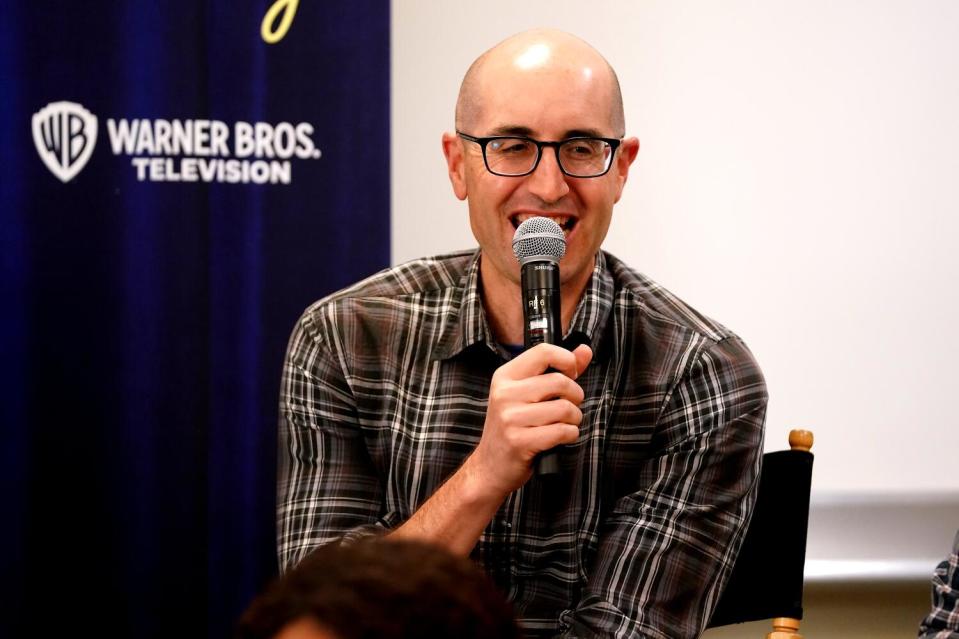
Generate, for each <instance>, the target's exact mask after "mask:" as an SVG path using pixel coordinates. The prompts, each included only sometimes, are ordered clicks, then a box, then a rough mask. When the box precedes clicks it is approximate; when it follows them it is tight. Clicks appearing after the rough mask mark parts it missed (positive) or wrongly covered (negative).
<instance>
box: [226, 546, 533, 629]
mask: <svg viewBox="0 0 959 639" xmlns="http://www.w3.org/2000/svg"><path fill="white" fill-rule="evenodd" d="M237 637H238V639H269V638H275V639H365V638H373V637H375V638H377V639H401V638H403V639H406V638H412V637H456V638H463V639H494V638H495V639H510V638H512V637H519V631H518V630H517V626H516V623H515V620H514V616H513V611H512V608H511V607H510V605H509V604H508V603H507V602H506V600H505V599H504V598H503V596H502V595H501V594H500V593H499V592H498V591H497V590H496V589H495V588H494V586H493V584H492V583H491V582H490V581H489V578H488V577H487V576H486V574H485V573H483V571H482V570H480V569H479V568H478V567H477V566H475V565H474V564H473V563H472V562H471V561H469V560H468V559H464V558H459V557H454V556H453V555H450V554H449V553H447V552H446V551H444V550H441V549H439V548H436V547H434V546H431V545H428V544H425V543H420V542H411V541H398V540H397V541H392V540H387V539H367V540H363V541H360V542H357V543H354V544H350V545H338V544H331V545H328V546H323V547H321V548H319V549H317V550H316V551H314V552H313V553H311V554H310V555H308V556H307V557H306V558H305V559H304V560H303V561H302V562H300V564H299V565H298V566H297V567H296V568H294V569H293V570H291V571H290V572H288V573H287V574H286V575H284V576H283V577H281V578H280V579H278V580H277V581H275V582H274V583H273V584H271V585H270V587H269V588H268V589H267V590H266V592H264V593H263V594H262V595H260V596H259V597H258V598H257V599H256V600H255V601H254V602H253V603H252V604H251V605H250V607H249V608H248V609H247V611H246V612H245V613H244V614H243V617H242V618H241V619H240V623H239V627H238V629H237Z"/></svg>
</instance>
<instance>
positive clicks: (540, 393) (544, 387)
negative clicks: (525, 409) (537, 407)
mask: <svg viewBox="0 0 959 639" xmlns="http://www.w3.org/2000/svg"><path fill="white" fill-rule="evenodd" d="M510 385H511V398H512V399H513V400H515V401H519V402H527V403H532V402H541V401H543V400H546V399H555V398H563V399H568V400H569V401H571V402H573V403H574V404H576V405H577V406H578V405H579V404H582V403H583V397H584V394H583V387H582V386H580V385H579V384H577V383H576V382H575V381H573V380H572V379H570V378H569V377H567V376H566V375H563V374H562V373H544V374H542V375H537V376H536V377H527V378H526V379H521V380H516V381H513V382H511V384H510Z"/></svg>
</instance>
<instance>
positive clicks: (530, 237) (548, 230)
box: [513, 217, 566, 264]
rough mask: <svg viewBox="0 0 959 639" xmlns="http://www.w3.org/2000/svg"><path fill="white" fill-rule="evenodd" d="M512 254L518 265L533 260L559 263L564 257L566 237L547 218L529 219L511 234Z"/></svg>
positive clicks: (557, 226)
mask: <svg viewBox="0 0 959 639" xmlns="http://www.w3.org/2000/svg"><path fill="white" fill-rule="evenodd" d="M513 254H514V255H516V259H518V260H519V262H520V264H525V263H526V262H528V261H530V260H532V259H534V258H540V259H547V260H550V261H553V262H559V261H560V260H561V259H563V256H564V255H566V235H565V234H563V229H562V228H560V226H559V224H557V223H556V222H554V221H553V220H551V219H549V218H548V217H531V218H529V219H527V220H525V221H523V223H522V224H520V225H519V228H517V229H516V232H515V233H513Z"/></svg>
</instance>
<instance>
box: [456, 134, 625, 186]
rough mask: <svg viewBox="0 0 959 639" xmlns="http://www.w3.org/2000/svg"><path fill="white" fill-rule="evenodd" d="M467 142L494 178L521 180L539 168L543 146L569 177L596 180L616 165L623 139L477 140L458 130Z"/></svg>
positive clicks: (500, 136) (503, 138)
mask: <svg viewBox="0 0 959 639" xmlns="http://www.w3.org/2000/svg"><path fill="white" fill-rule="evenodd" d="M456 134H457V135H458V136H460V137H461V138H463V139H464V140H469V141H470V142H475V143H477V144H479V145H480V148H482V149H483V162H485V163H486V169H487V170H488V171H489V172H490V173H492V174H493V175H501V176H504V177H522V176H524V175H529V174H530V173H532V172H533V171H535V170H536V167H537V166H539V161H540V158H542V157H543V147H545V146H549V147H553V150H554V151H555V152H556V162H557V163H558V164H559V169H560V170H561V171H562V172H563V173H565V174H566V175H568V176H570V177H578V178H593V177H599V176H601V175H606V173H607V172H608V171H609V167H610V166H611V165H612V163H613V155H614V154H615V153H616V147H618V146H619V144H620V142H622V140H617V139H616V138H593V137H575V138H568V139H566V140H560V141H558V142H540V141H539V140H534V139H533V138H527V137H522V136H505V135H494V136H492V137H488V138H477V137H474V136H472V135H468V134H466V133H463V132H462V131H457V132H456Z"/></svg>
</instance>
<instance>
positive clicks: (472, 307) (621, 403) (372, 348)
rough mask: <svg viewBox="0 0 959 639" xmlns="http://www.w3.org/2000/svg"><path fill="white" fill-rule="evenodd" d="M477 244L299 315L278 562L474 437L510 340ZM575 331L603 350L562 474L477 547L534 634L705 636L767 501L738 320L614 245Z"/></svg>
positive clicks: (518, 500)
mask: <svg viewBox="0 0 959 639" xmlns="http://www.w3.org/2000/svg"><path fill="white" fill-rule="evenodd" d="M478 256H479V254H478V252H477V253H473V254H471V253H467V252H462V253H455V254H451V255H447V256H442V257H437V258H430V259H422V260H418V261H414V262H410V263H407V264H403V265H401V266H397V267H395V268H393V269H390V270H386V271H383V272H381V273H379V274H377V275H374V276H373V277H371V278H369V279H367V280H365V281H363V282H360V283H359V284H356V285H355V286H353V287H351V288H348V289H345V290H343V291H341V292H339V293H336V294H334V295H332V296H330V297H327V298H325V299H323V300H320V301H319V302H317V303H315V304H314V305H312V306H311V307H310V308H309V309H307V310H306V312H305V313H304V315H303V316H302V318H301V319H300V321H299V323H298V324H297V326H296V328H295V329H294V331H293V334H292V336H291V338H290V343H289V349H288V352H287V358H286V365H285V369H284V373H283V381H282V390H281V399H280V413H281V415H280V475H279V481H278V510H277V528H278V530H277V536H278V550H279V558H280V564H281V566H282V567H283V569H287V568H289V567H290V566H292V565H293V564H295V563H296V562H297V561H298V560H299V559H300V558H302V557H303V556H304V554H306V553H307V552H308V551H309V550H310V549H311V548H314V547H316V546H318V545H321V544H324V543H327V542H330V541H332V540H335V539H337V538H342V537H352V536H356V535H365V534H371V533H374V532H383V531H384V530H389V529H392V528H394V527H396V526H398V525H399V524H401V523H402V522H403V521H405V520H406V519H407V518H409V517H410V515H412V514H413V512H414V511H415V510H416V509H417V507H418V506H420V505H421V504H422V503H423V502H424V501H426V500H427V499H428V498H429V497H430V496H431V495H432V494H433V492H434V491H435V490H436V489H437V487H439V485H440V484H441V483H442V482H443V480H444V479H445V478H446V477H448V476H449V475H450V474H451V473H453V472H454V471H455V470H456V469H457V467H458V466H459V465H460V464H461V463H462V461H463V460H464V459H465V458H466V456H467V455H469V453H470V452H471V451H472V450H473V449H474V447H475V446H476V445H477V443H478V442H479V439H480V435H481V433H482V430H483V424H484V420H485V415H486V404H487V396H488V393H489V384H490V379H491V376H492V374H493V371H494V370H495V369H496V368H497V367H499V366H500V365H502V364H503V363H504V362H505V361H506V359H508V357H509V355H508V354H507V353H506V351H505V350H504V349H503V347H502V346H500V345H499V344H497V343H496V342H495V340H494V339H493V337H492V335H491V333H490V329H489V326H488V324H487V321H486V318H485V314H484V310H483V305H482V302H481V299H480V294H479V290H480V289H479V285H480V282H479V259H478ZM517 303H519V302H518V301H517ZM569 337H570V338H572V339H574V340H578V341H584V342H589V343H590V344H591V345H592V347H593V350H594V353H595V355H594V358H593V361H592V362H591V364H590V365H589V367H588V368H587V370H586V371H585V372H584V373H583V374H582V375H581V376H580V377H579V379H578V383H579V384H580V385H581V386H582V387H583V390H584V391H585V400H584V401H583V403H582V405H581V408H582V411H583V421H582V424H581V427H580V437H579V439H578V440H577V441H576V442H575V443H574V444H571V445H568V446H565V447H564V448H563V449H562V452H561V454H560V465H561V467H562V468H563V472H562V474H561V476H560V477H558V478H556V477H552V478H546V479H544V478H540V477H536V476H534V477H533V478H532V479H531V480H530V481H529V482H528V483H527V484H526V485H525V486H523V487H522V488H521V489H520V490H517V491H516V492H514V493H512V494H511V495H510V496H509V497H508V498H507V499H506V501H505V502H504V503H503V504H502V506H501V507H500V509H499V511H498V513H497V514H496V516H495V517H494V519H493V520H492V521H491V522H490V524H489V525H488V526H487V528H486V530H485V531H484V532H483V534H482V536H481V537H480V539H479V541H478V543H477V544H476V547H475V548H474V550H473V558H474V559H475V560H477V561H479V562H480V563H482V565H483V566H484V567H485V568H486V570H487V572H488V573H489V574H490V576H491V577H492V578H493V580H494V581H495V582H496V583H497V584H498V586H499V587H500V588H501V589H502V590H503V592H504V593H506V594H507V596H508V598H509V599H510V600H511V601H512V602H513V605H514V607H515V609H516V612H517V615H518V616H519V618H520V620H521V623H522V625H523V626H524V628H525V630H526V632H528V633H529V634H530V635H537V636H539V635H555V634H557V633H566V634H567V636H577V637H578V636H583V637H588V636H603V637H613V636H615V637H695V636H698V635H699V633H700V632H701V631H702V629H703V628H704V627H705V625H706V623H707V622H708V620H709V617H710V614H711V611H712V609H713V607H714V606H715V604H716V603H717V600H718V597H719V594H720V592H721V587H722V585H723V584H724V583H725V580H726V577H727V576H728V574H729V571H730V568H731V566H732V563H733V560H734V559H735V557H736V553H737V552H738V549H739V546H740V543H741V541H742V538H743V534H744V530H745V526H746V523H747V522H748V520H749V517H750V514H751V511H752V506H753V503H754V500H755V494H756V488H757V485H758V473H759V465H760V460H761V453H762V434H763V422H764V418H765V409H766V400H767V396H766V388H765V384H764V382H763V378H762V374H761V373H760V371H759V368H758V367H757V365H756V363H755V361H754V360H753V358H752V355H751V354H750V352H749V351H748V350H747V348H746V347H745V345H744V344H743V343H742V341H740V339H739V338H738V337H736V336H735V335H733V334H732V333H731V332H729V331H728V330H727V329H725V328H723V327H722V326H720V325H718V324H716V323H715V322H712V321H711V320H709V319H707V318H705V317H703V316H702V315H700V314H699V313H697V312H696V311H694V310H693V309H691V308H690V307H688V306H686V305H685V304H684V303H683V302H682V301H680V300H679V299H677V298H676V297H674V296H673V295H672V294H670V293H669V292H668V291H666V290H665V289H663V288H661V287H660V286H658V285H657V284H655V283H653V282H651V281H650V280H648V279H646V278H645V277H643V276H642V275H640V274H638V273H636V272H634V271H632V270H631V269H629V268H628V267H626V266H625V265H624V264H623V263H622V262H620V261H619V260H617V259H616V258H615V257H613V256H611V255H609V254H607V253H600V254H598V256H597V260H596V266H595V270H594V273H593V277H592V278H591V280H590V284H589V286H588V287H587V290H586V292H585V294H584V296H583V298H582V299H581V301H580V303H579V305H578V307H577V310H576V313H575V315H574V317H573V321H572V324H571V327H570V334H569Z"/></svg>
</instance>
